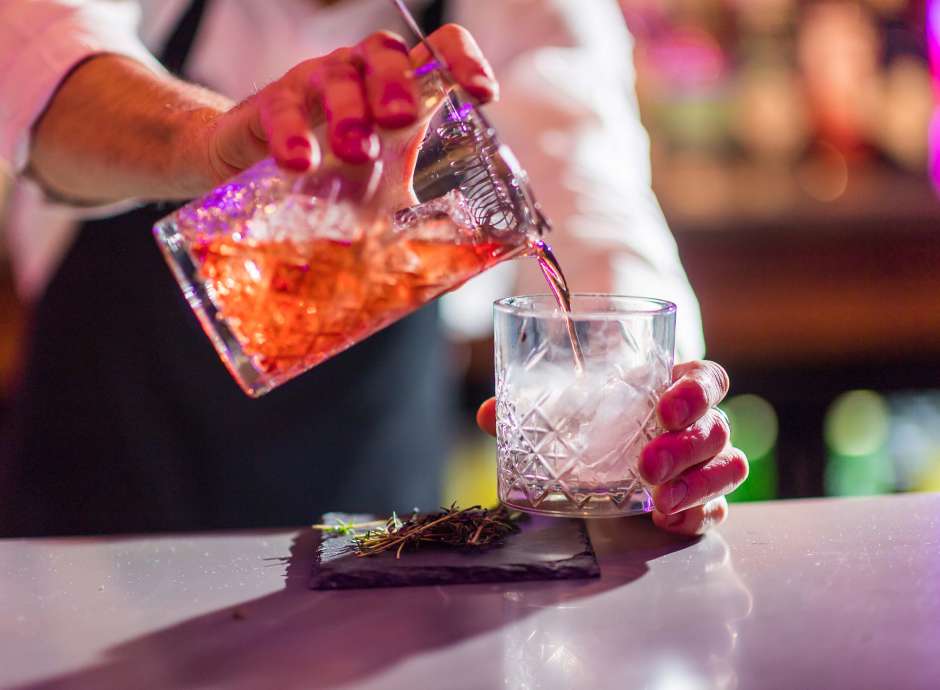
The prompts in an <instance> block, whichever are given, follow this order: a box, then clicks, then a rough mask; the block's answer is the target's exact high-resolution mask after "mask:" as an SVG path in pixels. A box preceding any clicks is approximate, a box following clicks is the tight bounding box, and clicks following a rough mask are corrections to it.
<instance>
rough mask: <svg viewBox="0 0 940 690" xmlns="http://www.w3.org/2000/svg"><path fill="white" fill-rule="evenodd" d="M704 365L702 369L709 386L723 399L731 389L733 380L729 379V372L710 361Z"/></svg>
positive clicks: (706, 361)
mask: <svg viewBox="0 0 940 690" xmlns="http://www.w3.org/2000/svg"><path fill="white" fill-rule="evenodd" d="M702 364H703V365H704V366H703V368H702V373H703V375H704V376H705V378H706V380H707V381H708V383H709V385H710V386H711V387H712V389H713V391H714V392H715V394H716V395H717V396H718V397H719V398H722V397H724V395H725V393H727V392H728V389H729V388H730V387H731V380H730V379H729V378H728V372H727V371H725V368H724V367H723V366H721V365H720V364H717V363H716V362H712V361H710V360H705V361H704V362H702Z"/></svg>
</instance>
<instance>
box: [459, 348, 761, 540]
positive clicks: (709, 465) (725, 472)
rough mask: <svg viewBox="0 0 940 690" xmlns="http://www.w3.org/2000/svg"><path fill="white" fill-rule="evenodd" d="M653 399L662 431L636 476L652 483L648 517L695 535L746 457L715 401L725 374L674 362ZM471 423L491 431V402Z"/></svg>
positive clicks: (742, 471)
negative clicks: (666, 385) (665, 384)
mask: <svg viewBox="0 0 940 690" xmlns="http://www.w3.org/2000/svg"><path fill="white" fill-rule="evenodd" d="M672 378H673V383H672V385H671V386H670V387H669V388H668V389H667V390H666V392H665V393H663V395H662V398H660V401H659V407H658V410H657V412H658V414H659V420H660V423H661V424H662V426H663V427H664V428H665V429H666V432H665V433H663V434H662V435H660V436H658V437H657V438H654V439H653V440H652V441H650V442H649V443H648V444H647V445H646V447H645V448H644V449H643V451H642V453H641V454H640V460H639V468H638V469H639V472H640V476H641V477H642V478H643V480H644V481H646V482H647V483H649V484H652V485H653V501H654V503H655V506H656V507H655V509H654V510H653V522H654V523H656V525H657V526H659V527H661V528H662V529H664V530H666V531H668V532H675V533H676V534H685V535H694V534H701V533H702V532H704V531H705V530H707V529H709V528H710V527H712V526H714V525H717V524H719V523H720V522H722V521H723V520H724V519H725V517H726V516H727V514H728V501H727V500H726V499H725V494H727V493H730V492H731V491H733V490H734V489H735V488H737V487H738V486H739V485H740V484H741V483H742V482H743V481H744V480H745V479H746V478H747V472H748V465H747V457H746V456H745V455H744V453H742V452H741V451H740V450H738V449H737V448H733V447H732V446H731V443H730V433H731V429H730V428H729V426H728V420H727V419H726V418H725V416H724V414H723V413H722V412H721V411H720V410H718V409H717V408H716V407H715V406H716V405H717V404H718V403H719V402H721V401H722V399H724V397H725V395H727V393H728V383H729V382H728V374H727V373H726V372H725V370H724V369H723V368H722V367H721V366H719V365H718V364H715V363H714V362H709V361H695V362H687V363H684V364H677V365H676V366H675V367H674V368H673V370H672ZM477 423H478V424H479V425H480V427H481V428H482V429H483V430H484V431H486V432H488V433H490V434H495V433H496V401H495V399H493V398H491V399H489V400H487V401H486V402H485V403H483V405H482V406H481V407H480V410H479V412H477Z"/></svg>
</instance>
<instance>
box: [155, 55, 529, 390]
mask: <svg viewBox="0 0 940 690" xmlns="http://www.w3.org/2000/svg"><path fill="white" fill-rule="evenodd" d="M416 74H417V75H418V76H419V87H420V98H419V104H420V111H421V116H420V117H419V119H418V121H417V122H416V123H415V125H414V126H413V127H411V128H408V129H406V130H399V131H395V132H383V134H382V153H381V156H380V157H379V160H377V161H376V162H375V163H374V164H365V165H359V166H355V165H348V164H345V163H342V162H341V161H338V160H337V159H336V158H334V157H333V156H332V154H330V152H329V150H328V147H326V146H325V144H324V145H323V150H324V151H325V154H324V160H323V162H322V164H321V165H320V166H319V167H318V168H317V170H315V171H313V172H312V173H308V174H302V175H298V174H292V173H289V172H286V171H283V170H279V169H278V168H277V166H276V165H275V164H274V162H273V161H271V160H270V159H268V160H264V161H262V162H260V163H258V164H256V165H255V166H253V167H252V168H249V169H248V170H246V171H244V172H242V173H240V174H239V175H238V176H236V177H234V178H232V179H231V180H229V181H228V182H226V183H224V184H223V185H221V186H219V187H218V188H216V189H215V190H213V191H212V192H210V193H209V194H207V195H206V196H205V197H203V198H201V199H198V200H196V201H193V202H192V203H190V204H187V205H186V206H184V207H182V208H181V209H179V210H177V211H176V212H174V213H173V214H171V215H169V216H167V217H166V218H164V219H162V220H161V221H160V222H158V223H157V224H156V225H155V226H154V235H155V237H156V239H157V243H158V245H159V246H160V249H161V250H162V251H163V254H164V256H165V258H166V260H167V263H168V264H169V266H170V268H171V270H172V271H173V274H174V276H175V277H176V279H177V281H178V282H179V285H180V287H181V288H182V290H183V293H184V294H185V296H186V299H187V300H188V302H189V304H190V306H191V307H192V308H193V311H194V312H195V313H196V316H197V317H198V318H199V321H200V323H201V325H202V327H203V330H205V332H206V334H207V335H208V336H209V338H210V339H211V341H212V343H213V345H214V346H215V348H216V350H217V351H218V353H219V356H220V358H221V359H222V361H223V363H224V364H225V365H226V366H227V367H228V369H229V371H230V372H231V374H232V376H233V377H234V378H235V380H236V381H237V382H238V384H239V385H240V386H241V387H242V389H243V390H244V391H245V392H246V393H247V394H248V395H251V396H259V395H262V394H264V393H266V392H268V391H269V390H271V389H272V388H274V387H276V386H279V385H280V384H282V383H284V382H285V381H287V380H289V379H291V378H293V377H295V376H297V375H299V374H301V373H303V372H305V371H307V370H308V369H310V368H311V367H313V366H316V365H317V364H319V363H320V362H322V361H323V360H325V359H327V358H329V357H332V356H333V355H335V354H337V353H339V352H341V351H343V350H345V349H346V348H348V347H350V346H352V345H354V344H355V343H357V342H359V341H360V340H362V339H363V338H366V337H368V336H369V335H371V334H372V333H374V332H376V331H377V330H379V329H381V328H384V327H385V326H387V325H389V324H390V323H392V322H394V321H397V320H398V319H400V318H402V317H403V316H406V315H407V314H409V313H411V312H412V311H414V310H415V309H417V308H418V307H420V306H421V305H423V304H425V303H426V302H428V301H429V300H432V299H434V298H436V297H438V296H439V295H441V294H442V293H444V292H447V291H448V290H453V289H455V288H457V287H459V286H460V285H461V284H463V283H464V282H465V281H467V280H469V279H470V278H472V277H473V276H475V275H477V274H478V273H480V272H481V271H484V270H486V269H487V268H489V267H490V266H493V265H494V264H496V263H499V262H500V261H504V260H506V259H509V258H512V257H515V256H520V255H522V254H525V253H529V252H531V251H532V250H533V249H532V248H533V246H534V244H533V243H534V242H535V241H536V240H538V238H539V237H540V236H541V234H542V232H543V231H544V230H545V229H547V221H546V220H545V219H544V217H543V216H542V214H541V212H540V210H539V207H538V204H537V203H536V202H535V200H534V198H533V197H532V193H531V191H530V189H529V186H528V179H527V176H526V174H525V171H524V170H523V169H522V168H521V167H520V166H519V163H518V161H517V160H516V159H515V157H514V156H513V155H512V152H511V151H510V150H509V149H508V148H507V147H506V146H505V145H503V144H502V143H501V142H500V141H499V138H498V136H497V134H496V131H495V130H494V129H493V127H492V126H491V125H490V124H489V122H488V121H487V120H486V118H485V117H484V115H483V113H482V112H481V111H480V110H479V108H478V107H477V106H476V105H475V104H474V102H473V100H472V99H470V98H469V97H468V96H467V95H466V93H464V92H463V91H462V90H461V89H460V88H459V87H457V86H455V85H454V83H453V82H452V81H451V80H450V77H449V72H447V70H445V69H443V68H441V66H440V64H439V63H436V62H431V63H428V64H427V65H424V66H423V67H421V68H419V69H418V70H416ZM315 134H317V135H318V138H321V139H323V138H324V137H323V131H322V127H321V128H320V129H318V130H316V131H315Z"/></svg>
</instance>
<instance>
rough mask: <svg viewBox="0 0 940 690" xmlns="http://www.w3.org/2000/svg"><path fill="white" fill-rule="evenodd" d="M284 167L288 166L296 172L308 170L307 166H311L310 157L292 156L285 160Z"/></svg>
mask: <svg viewBox="0 0 940 690" xmlns="http://www.w3.org/2000/svg"><path fill="white" fill-rule="evenodd" d="M282 167H284V168H287V169H288V170H293V171H294V172H306V170H307V168H309V167H310V159H309V158H290V159H288V160H286V161H284V163H283V165H282Z"/></svg>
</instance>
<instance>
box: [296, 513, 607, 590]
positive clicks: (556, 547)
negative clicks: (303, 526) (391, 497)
mask: <svg viewBox="0 0 940 690" xmlns="http://www.w3.org/2000/svg"><path fill="white" fill-rule="evenodd" d="M374 519H375V516H373V515H353V514H345V513H327V514H326V515H324V516H323V522H324V524H328V525H329V524H337V521H338V520H343V521H344V522H352V523H360V522H367V521H369V520H374ZM519 528H520V530H519V532H517V533H515V534H511V535H509V536H508V537H506V540H505V541H504V542H503V543H502V544H496V545H493V546H490V547H487V548H485V549H482V550H480V551H463V550H455V549H452V548H447V547H434V546H431V547H429V546H427V545H424V546H422V547H420V548H419V549H417V550H408V551H405V552H402V555H401V558H399V559H396V558H395V554H394V553H393V552H391V551H389V552H385V553H381V554H377V555H375V556H366V557H359V556H356V554H355V553H354V550H353V543H352V537H350V536H324V537H322V538H321V541H320V545H319V546H318V547H317V560H316V563H315V565H314V567H313V578H312V579H311V580H310V587H311V588H312V589H358V588H363V587H410V586H415V585H457V584H468V583H477V582H519V581H522V580H567V579H574V578H587V577H597V576H598V575H600V569H599V568H598V566H597V558H596V557H595V555H594V548H593V547H592V546H591V540H590V537H588V533H587V528H586V527H585V525H584V521H583V520H574V519H567V518H549V517H541V516H537V515H529V516H527V517H525V518H524V519H523V520H522V521H521V522H520V523H519Z"/></svg>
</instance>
